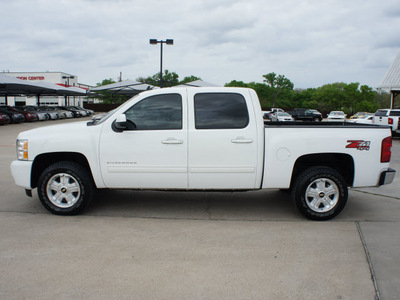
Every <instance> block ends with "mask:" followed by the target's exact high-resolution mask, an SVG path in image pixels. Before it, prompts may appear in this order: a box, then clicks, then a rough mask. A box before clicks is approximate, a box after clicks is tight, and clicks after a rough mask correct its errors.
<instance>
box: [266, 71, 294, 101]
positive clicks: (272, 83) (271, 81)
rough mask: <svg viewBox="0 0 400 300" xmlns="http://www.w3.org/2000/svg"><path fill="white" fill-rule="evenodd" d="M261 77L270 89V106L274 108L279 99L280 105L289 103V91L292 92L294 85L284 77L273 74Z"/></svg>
mask: <svg viewBox="0 0 400 300" xmlns="http://www.w3.org/2000/svg"><path fill="white" fill-rule="evenodd" d="M263 77H264V82H265V83H266V84H267V85H268V86H269V87H271V90H270V91H271V95H272V106H276V104H277V101H278V99H279V98H280V99H279V100H280V102H281V104H284V103H286V105H287V103H288V102H290V101H289V98H290V96H291V95H292V93H291V92H290V91H293V88H294V84H293V83H292V82H291V81H290V80H289V79H288V78H286V77H285V75H276V74H275V73H274V72H272V73H268V74H266V75H263ZM282 94H283V97H282ZM281 106H282V105H281Z"/></svg>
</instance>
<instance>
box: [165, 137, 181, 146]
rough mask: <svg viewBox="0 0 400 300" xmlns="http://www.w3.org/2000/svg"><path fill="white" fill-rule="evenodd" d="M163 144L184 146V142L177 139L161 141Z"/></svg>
mask: <svg viewBox="0 0 400 300" xmlns="http://www.w3.org/2000/svg"><path fill="white" fill-rule="evenodd" d="M161 143H163V144H175V145H176V144H183V141H182V140H177V139H175V138H167V139H166V140H163V141H161Z"/></svg>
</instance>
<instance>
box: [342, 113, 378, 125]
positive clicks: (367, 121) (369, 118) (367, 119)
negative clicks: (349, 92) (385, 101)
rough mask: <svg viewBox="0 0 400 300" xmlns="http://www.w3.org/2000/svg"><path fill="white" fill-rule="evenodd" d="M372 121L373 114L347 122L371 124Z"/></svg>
mask: <svg viewBox="0 0 400 300" xmlns="http://www.w3.org/2000/svg"><path fill="white" fill-rule="evenodd" d="M373 121H374V114H367V115H364V116H361V117H357V118H353V119H350V120H348V122H352V123H357V124H372V123H373Z"/></svg>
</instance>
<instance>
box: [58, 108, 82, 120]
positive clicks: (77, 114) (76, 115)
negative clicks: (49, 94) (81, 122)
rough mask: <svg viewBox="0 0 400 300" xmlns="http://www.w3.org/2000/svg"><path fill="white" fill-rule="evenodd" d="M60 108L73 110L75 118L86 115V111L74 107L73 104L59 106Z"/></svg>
mask: <svg viewBox="0 0 400 300" xmlns="http://www.w3.org/2000/svg"><path fill="white" fill-rule="evenodd" d="M58 108H60V109H65V110H68V111H70V112H72V113H73V114H74V118H78V117H84V116H86V113H84V112H83V111H81V110H78V109H76V108H73V107H71V106H58Z"/></svg>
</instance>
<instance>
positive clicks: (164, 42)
mask: <svg viewBox="0 0 400 300" xmlns="http://www.w3.org/2000/svg"><path fill="white" fill-rule="evenodd" d="M150 44H151V45H157V44H160V46H161V48H160V87H161V88H162V87H163V86H164V82H163V78H162V56H163V44H167V45H173V44H174V40H172V39H167V40H165V41H157V39H150Z"/></svg>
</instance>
